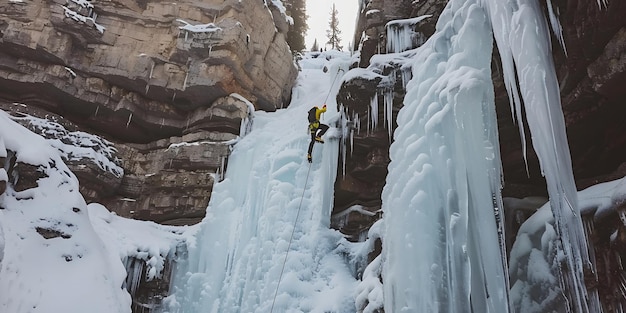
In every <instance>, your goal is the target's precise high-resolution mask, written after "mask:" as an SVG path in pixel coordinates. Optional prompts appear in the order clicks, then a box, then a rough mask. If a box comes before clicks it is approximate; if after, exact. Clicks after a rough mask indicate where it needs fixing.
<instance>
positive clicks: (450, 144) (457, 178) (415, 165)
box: [382, 0, 509, 313]
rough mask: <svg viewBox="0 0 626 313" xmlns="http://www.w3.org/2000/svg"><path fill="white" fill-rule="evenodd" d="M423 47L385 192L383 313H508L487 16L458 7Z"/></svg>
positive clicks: (472, 6) (474, 7)
mask: <svg viewBox="0 0 626 313" xmlns="http://www.w3.org/2000/svg"><path fill="white" fill-rule="evenodd" d="M416 51H417V54H416V55H415V57H414V63H413V79H412V80H411V81H410V82H409V84H408V86H407V94H406V96H405V100H404V105H405V106H404V107H403V108H402V109H401V111H400V112H399V115H398V119H397V122H398V128H397V130H396V131H395V133H394V140H395V141H394V143H393V144H392V145H391V148H390V158H391V163H390V165H389V175H388V177H387V182H386V185H385V187H384V189H383V195H382V199H383V210H384V218H385V231H384V236H383V242H384V244H383V254H384V256H383V260H385V262H384V265H383V273H382V276H383V281H384V296H385V300H384V303H385V305H384V309H385V311H386V312H451V313H452V312H494V313H495V312H497V313H503V312H508V311H509V305H508V296H507V290H508V283H507V276H506V272H505V270H504V264H505V260H503V258H502V253H501V252H502V245H501V244H503V242H499V237H498V227H499V226H498V224H497V223H496V217H495V213H496V212H497V210H499V209H500V208H501V203H502V201H501V198H500V189H501V168H500V157H499V146H498V137H497V133H496V129H497V128H496V115H495V108H494V105H493V103H494V98H493V97H494V95H493V87H492V83H491V76H490V71H489V68H490V64H491V52H492V33H491V30H490V25H489V21H488V19H487V17H486V15H485V13H484V10H483V9H482V8H481V7H480V6H479V4H478V2H477V1H454V0H453V1H450V2H449V4H448V6H447V7H446V9H445V10H444V12H443V13H442V15H441V17H440V19H439V21H438V24H437V31H436V33H435V34H434V35H433V36H432V37H431V38H430V39H429V40H428V41H427V42H426V43H425V44H424V45H423V46H422V47H421V48H419V49H417V50H416Z"/></svg>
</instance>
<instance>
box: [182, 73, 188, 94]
mask: <svg viewBox="0 0 626 313" xmlns="http://www.w3.org/2000/svg"><path fill="white" fill-rule="evenodd" d="M188 77H189V69H187V74H185V80H184V81H183V90H185V89H186V88H187V78H188Z"/></svg>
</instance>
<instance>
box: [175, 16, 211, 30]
mask: <svg viewBox="0 0 626 313" xmlns="http://www.w3.org/2000/svg"><path fill="white" fill-rule="evenodd" d="M176 21H177V22H179V23H182V24H183V26H179V27H178V28H179V29H181V30H186V31H189V32H192V33H214V32H218V31H221V30H222V29H221V28H220V27H218V26H217V25H215V24H213V23H208V24H198V25H192V24H190V23H189V22H187V21H185V20H183V19H176Z"/></svg>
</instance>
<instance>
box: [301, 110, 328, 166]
mask: <svg viewBox="0 0 626 313" xmlns="http://www.w3.org/2000/svg"><path fill="white" fill-rule="evenodd" d="M324 112H326V104H324V106H322V108H321V109H320V108H318V107H317V106H314V107H313V108H311V109H310V110H309V131H310V132H311V142H310V143H309V152H308V153H307V155H306V158H307V160H309V163H311V162H312V161H313V159H312V157H311V153H313V144H315V142H316V141H317V142H319V143H324V140H322V136H323V135H324V134H325V133H326V131H327V130H328V125H325V124H322V123H320V116H321V115H322V113H324ZM318 131H319V132H318Z"/></svg>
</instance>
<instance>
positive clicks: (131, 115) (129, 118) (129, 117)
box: [126, 112, 133, 128]
mask: <svg viewBox="0 0 626 313" xmlns="http://www.w3.org/2000/svg"><path fill="white" fill-rule="evenodd" d="M132 118H133V112H130V115H129V116H128V122H126V128H128V125H130V120H131V119H132Z"/></svg>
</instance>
